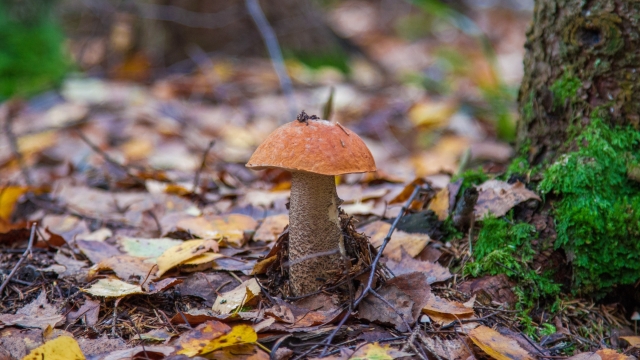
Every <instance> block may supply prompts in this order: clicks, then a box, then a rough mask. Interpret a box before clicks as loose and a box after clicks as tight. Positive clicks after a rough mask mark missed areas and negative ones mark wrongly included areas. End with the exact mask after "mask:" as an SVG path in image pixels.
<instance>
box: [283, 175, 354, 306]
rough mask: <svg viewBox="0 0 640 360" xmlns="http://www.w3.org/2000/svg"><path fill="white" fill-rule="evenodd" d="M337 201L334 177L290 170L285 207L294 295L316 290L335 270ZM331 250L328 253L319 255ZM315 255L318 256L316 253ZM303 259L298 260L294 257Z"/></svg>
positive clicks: (339, 237)
mask: <svg viewBox="0 0 640 360" xmlns="http://www.w3.org/2000/svg"><path fill="white" fill-rule="evenodd" d="M340 203H341V200H340V199H339V198H338V195H337V193H336V185H335V177H334V176H327V175H316V174H310V173H303V172H294V173H293V174H292V179H291V201H290V207H289V260H290V261H291V262H292V265H291V269H290V278H291V288H292V290H293V293H294V295H296V296H299V295H304V294H308V293H310V292H313V291H316V290H319V289H320V287H321V286H322V285H323V284H324V283H325V281H326V280H327V279H330V278H332V277H333V276H335V274H336V271H338V269H339V264H340V259H341V255H340V253H341V251H340V249H341V248H343V247H341V244H342V231H341V230H340V219H339V217H338V205H340ZM331 251H335V253H333V254H330V255H321V254H322V253H327V252H331ZM316 254H318V256H316ZM299 259H304V260H303V261H300V262H299V263H296V260H299Z"/></svg>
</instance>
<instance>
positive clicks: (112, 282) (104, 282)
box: [82, 279, 144, 298]
mask: <svg viewBox="0 0 640 360" xmlns="http://www.w3.org/2000/svg"><path fill="white" fill-rule="evenodd" d="M82 291H84V292H86V293H88V294H91V295H93V296H101V297H107V298H111V297H115V298H119V297H124V296H127V295H135V294H143V293H144V292H143V291H142V288H141V287H140V285H132V284H129V283H126V282H124V281H122V280H118V279H100V280H98V281H97V282H96V283H95V284H93V285H91V286H90V287H89V288H87V289H82Z"/></svg>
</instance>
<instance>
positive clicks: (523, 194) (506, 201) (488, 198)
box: [474, 180, 541, 220]
mask: <svg viewBox="0 0 640 360" xmlns="http://www.w3.org/2000/svg"><path fill="white" fill-rule="evenodd" d="M477 188H478V192H479V194H478V201H477V202H476V205H475V208H474V212H475V216H476V219H477V220H481V219H482V218H484V217H485V216H487V215H489V214H490V213H491V214H493V215H494V216H496V217H500V216H504V215H505V214H506V213H507V212H508V211H509V210H511V209H512V208H513V207H514V206H516V205H518V204H520V203H521V202H525V201H527V200H531V199H535V200H538V201H541V200H540V197H539V196H538V195H536V193H534V192H533V191H531V190H529V189H527V188H526V187H525V186H524V184H523V183H521V182H519V181H517V182H516V183H515V184H509V183H506V182H504V181H498V180H488V181H485V182H484V183H483V184H481V185H479V186H478V187H477Z"/></svg>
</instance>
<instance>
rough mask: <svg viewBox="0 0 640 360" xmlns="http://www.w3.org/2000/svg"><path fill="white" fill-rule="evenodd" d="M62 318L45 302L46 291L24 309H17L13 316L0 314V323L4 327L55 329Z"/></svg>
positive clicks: (54, 308) (56, 310)
mask: <svg viewBox="0 0 640 360" xmlns="http://www.w3.org/2000/svg"><path fill="white" fill-rule="evenodd" d="M63 321H64V316H63V315H60V314H58V309H57V308H56V307H54V306H53V305H51V304H49V301H47V293H46V291H42V292H40V295H38V297H37V298H36V299H35V300H33V301H32V302H30V303H28V304H27V305H25V306H24V307H22V308H20V309H18V311H16V313H15V314H0V323H3V324H4V325H17V326H20V327H26V328H40V329H42V330H44V329H46V328H47V327H52V328H55V327H56V326H57V325H60V324H62V322H63Z"/></svg>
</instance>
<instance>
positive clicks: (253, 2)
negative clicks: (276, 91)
mask: <svg viewBox="0 0 640 360" xmlns="http://www.w3.org/2000/svg"><path fill="white" fill-rule="evenodd" d="M245 5H246V6H247V11H249V14H250V15H251V18H253V21H254V22H255V23H256V26H257V27H258V30H259V31H260V36H262V40H264V45H265V46H266V47H267V51H268V52H269V56H270V57H271V63H272V64H273V68H274V69H275V71H276V74H278V80H280V86H281V87H282V92H283V93H284V96H285V97H286V98H287V105H288V107H289V118H290V119H295V118H296V115H297V113H298V111H297V110H296V100H295V98H294V96H293V85H292V84H291V79H290V78H289V74H287V69H286V68H285V67H284V59H283V58H282V50H280V44H278V38H277V37H276V34H275V32H274V31H273V28H272V27H271V25H269V22H268V21H267V18H266V17H265V16H264V13H263V12H262V8H260V4H259V3H258V0H245Z"/></svg>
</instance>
